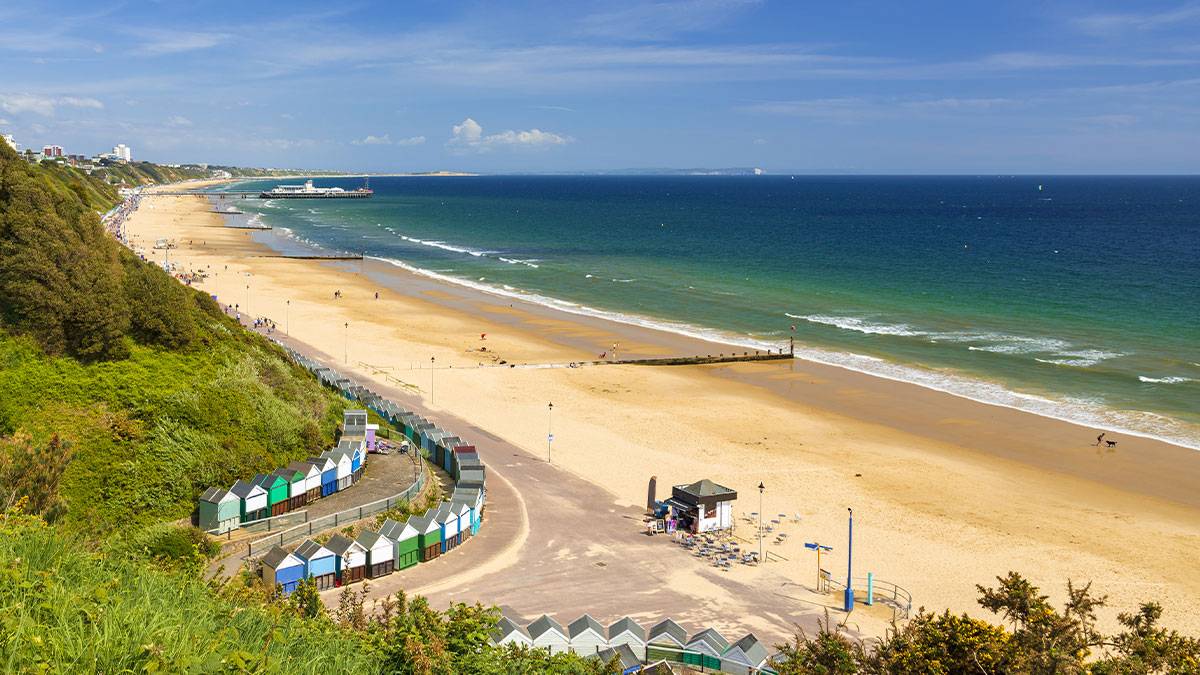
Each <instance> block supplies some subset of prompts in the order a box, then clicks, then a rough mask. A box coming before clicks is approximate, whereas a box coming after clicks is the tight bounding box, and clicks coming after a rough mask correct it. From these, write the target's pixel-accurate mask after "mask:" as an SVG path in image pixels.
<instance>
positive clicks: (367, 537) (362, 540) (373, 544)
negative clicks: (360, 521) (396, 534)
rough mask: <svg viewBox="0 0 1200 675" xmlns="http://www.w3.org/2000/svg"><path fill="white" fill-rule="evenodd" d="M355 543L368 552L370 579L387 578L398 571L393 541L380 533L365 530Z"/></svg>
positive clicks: (368, 575)
mask: <svg viewBox="0 0 1200 675" xmlns="http://www.w3.org/2000/svg"><path fill="white" fill-rule="evenodd" d="M355 541H357V542H358V544H359V546H362V547H363V548H365V549H366V550H367V578H368V579H374V578H376V577H386V576H387V575H389V574H391V573H392V572H395V571H396V549H395V544H393V542H392V540H391V539H388V538H387V537H385V536H383V535H382V534H380V533H378V532H372V531H370V530H364V531H363V532H362V533H361V534H359V535H358V539H356V540H355Z"/></svg>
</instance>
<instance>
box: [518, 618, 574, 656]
mask: <svg viewBox="0 0 1200 675" xmlns="http://www.w3.org/2000/svg"><path fill="white" fill-rule="evenodd" d="M527 630H528V631H529V639H530V640H531V641H532V642H533V648H534V649H545V650H547V651H549V652H550V653H551V654H562V653H563V652H565V651H567V650H568V649H570V647H571V641H570V640H569V639H568V638H567V631H565V630H563V627H562V625H561V624H560V623H558V622H557V621H555V620H554V619H551V618H550V616H549V615H548V614H543V615H541V616H540V617H538V618H537V619H536V620H535V621H534V622H533V623H531V624H529V628H528V629H527Z"/></svg>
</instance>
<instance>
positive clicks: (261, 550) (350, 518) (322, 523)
mask: <svg viewBox="0 0 1200 675" xmlns="http://www.w3.org/2000/svg"><path fill="white" fill-rule="evenodd" d="M414 461H416V462H417V468H418V472H417V479H416V480H415V481H413V484H412V485H409V486H408V488H407V489H406V490H404V492H401V493H400V494H397V495H393V496H391V497H388V498H386V499H380V500H377V501H373V502H371V503H369V504H363V505H362V506H358V507H355V508H352V509H346V510H345V511H339V512H337V513H331V514H329V515H327V516H321V517H320V518H312V519H310V520H308V521H307V522H305V523H302V524H300V525H297V526H295V527H292V528H288V529H286V530H280V531H279V532H277V533H275V534H273V535H271V536H269V537H263V538H262V539H257V540H255V541H252V542H250V543H249V544H247V545H246V558H247V559H248V560H253V559H255V558H258V557H259V556H261V555H263V554H265V553H266V552H267V551H269V550H271V547H273V546H283V545H284V544H288V543H291V542H293V541H297V540H299V539H303V538H305V537H310V536H312V535H313V534H314V533H317V532H322V531H324V530H328V529H332V528H335V527H337V526H338V525H341V524H342V523H353V522H355V521H359V520H362V519H363V518H366V517H367V516H371V515H374V514H376V513H381V512H383V511H387V510H388V509H390V508H392V507H393V506H396V505H397V504H399V503H401V502H411V501H412V500H413V498H414V497H416V496H417V495H418V494H419V493H420V492H421V488H423V487H424V486H425V473H426V471H425V466H424V463H423V460H422V459H420V458H419V457H416V453H414Z"/></svg>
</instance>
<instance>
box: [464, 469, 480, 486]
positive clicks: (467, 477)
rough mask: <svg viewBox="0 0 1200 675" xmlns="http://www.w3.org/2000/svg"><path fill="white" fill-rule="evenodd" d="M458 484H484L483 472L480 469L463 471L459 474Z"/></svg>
mask: <svg viewBox="0 0 1200 675" xmlns="http://www.w3.org/2000/svg"><path fill="white" fill-rule="evenodd" d="M458 482H460V483H466V482H476V483H482V482H483V471H481V470H479V469H463V470H462V471H461V472H460V473H459V474H458Z"/></svg>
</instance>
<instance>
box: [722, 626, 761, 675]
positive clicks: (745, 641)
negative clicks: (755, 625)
mask: <svg viewBox="0 0 1200 675" xmlns="http://www.w3.org/2000/svg"><path fill="white" fill-rule="evenodd" d="M769 656H770V654H768V653H767V648H766V647H764V646H763V645H762V643H761V642H759V641H758V638H756V637H754V633H747V634H746V635H745V637H743V638H742V639H741V640H738V641H737V642H735V643H733V644H732V645H730V646H729V649H726V650H725V653H724V654H722V655H721V670H723V671H725V672H727V673H734V674H735V675H749V673H754V672H758V670H759V669H760V668H762V667H763V666H765V665H766V663H767V658H768V657H769Z"/></svg>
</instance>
